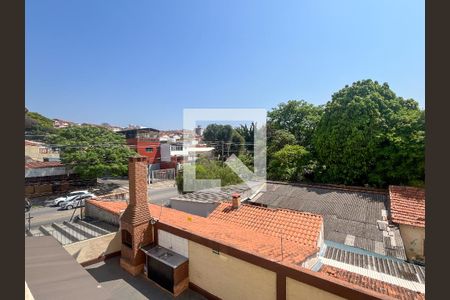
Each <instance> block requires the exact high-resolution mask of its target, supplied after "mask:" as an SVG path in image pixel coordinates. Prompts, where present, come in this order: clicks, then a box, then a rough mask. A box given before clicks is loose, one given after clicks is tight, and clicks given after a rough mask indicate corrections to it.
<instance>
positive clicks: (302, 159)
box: [268, 145, 311, 181]
mask: <svg viewBox="0 0 450 300" xmlns="http://www.w3.org/2000/svg"><path fill="white" fill-rule="evenodd" d="M310 158H311V157H310V153H309V152H308V150H306V149H305V148H304V147H302V146H299V145H286V146H284V147H283V148H282V149H281V150H279V151H277V152H275V153H274V154H273V156H272V159H271V160H270V162H269V171H268V173H269V178H270V179H273V180H282V181H302V180H303V179H304V177H305V175H306V174H307V173H308V172H309V165H310Z"/></svg>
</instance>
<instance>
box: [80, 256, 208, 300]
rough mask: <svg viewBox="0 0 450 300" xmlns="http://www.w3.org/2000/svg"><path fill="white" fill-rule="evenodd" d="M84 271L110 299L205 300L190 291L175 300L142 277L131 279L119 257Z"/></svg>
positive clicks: (88, 267) (91, 266)
mask: <svg viewBox="0 0 450 300" xmlns="http://www.w3.org/2000/svg"><path fill="white" fill-rule="evenodd" d="M85 269H86V271H88V272H89V274H91V276H92V277H94V279H95V280H97V282H98V283H99V284H100V285H101V286H102V288H103V289H104V290H106V291H108V293H110V295H111V299H117V300H123V299H130V300H134V299H136V300H141V299H158V300H159V299H161V300H165V299H167V300H170V299H177V300H206V298H204V297H203V296H201V295H200V294H198V293H196V292H194V291H192V290H190V289H188V290H186V291H184V292H183V293H182V294H181V295H179V296H178V297H176V298H175V297H173V296H172V294H170V293H169V292H168V291H166V290H164V289H162V288H161V287H159V286H158V285H157V284H156V283H154V282H153V281H151V280H149V279H147V278H145V277H144V275H142V276H137V277H133V276H131V275H130V274H128V273H127V272H126V271H124V270H123V269H122V268H121V267H120V265H119V257H114V258H110V259H108V260H106V261H104V262H100V263H97V264H94V265H90V266H87V267H86V268H85Z"/></svg>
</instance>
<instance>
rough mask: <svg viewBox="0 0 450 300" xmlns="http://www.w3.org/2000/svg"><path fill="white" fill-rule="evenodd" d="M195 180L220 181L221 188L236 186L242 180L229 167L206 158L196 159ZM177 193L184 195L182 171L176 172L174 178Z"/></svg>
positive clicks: (187, 166) (188, 166) (186, 166)
mask: <svg viewBox="0 0 450 300" xmlns="http://www.w3.org/2000/svg"><path fill="white" fill-rule="evenodd" d="M193 167H194V165H185V166H184V168H193ZM195 170H196V175H195V177H196V179H220V180H221V186H226V185H231V184H238V183H241V182H242V180H241V178H239V176H238V175H237V174H236V173H234V172H233V170H231V168H230V167H228V166H227V165H224V164H222V163H220V162H218V161H214V160H209V159H206V158H201V159H198V160H197V161H196V163H195ZM176 184H177V189H178V192H180V193H184V192H185V191H184V189H183V171H182V170H181V171H180V172H178V174H177V177H176Z"/></svg>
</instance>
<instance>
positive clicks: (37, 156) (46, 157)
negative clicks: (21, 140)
mask: <svg viewBox="0 0 450 300" xmlns="http://www.w3.org/2000/svg"><path fill="white" fill-rule="evenodd" d="M25 156H28V157H29V158H31V159H33V160H36V161H57V160H59V151H58V150H55V149H53V148H51V147H49V146H47V145H46V144H44V143H42V142H36V141H29V140H25Z"/></svg>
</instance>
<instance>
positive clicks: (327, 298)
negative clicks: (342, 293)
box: [286, 277, 345, 300]
mask: <svg viewBox="0 0 450 300" xmlns="http://www.w3.org/2000/svg"><path fill="white" fill-rule="evenodd" d="M296 299H314V300H331V299H333V300H335V299H345V298H342V297H339V296H337V295H335V294H332V293H329V292H327V291H324V290H321V289H318V288H316V287H314V286H311V285H309V284H306V283H303V282H300V281H297V280H295V279H292V278H289V277H286V300H296Z"/></svg>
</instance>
